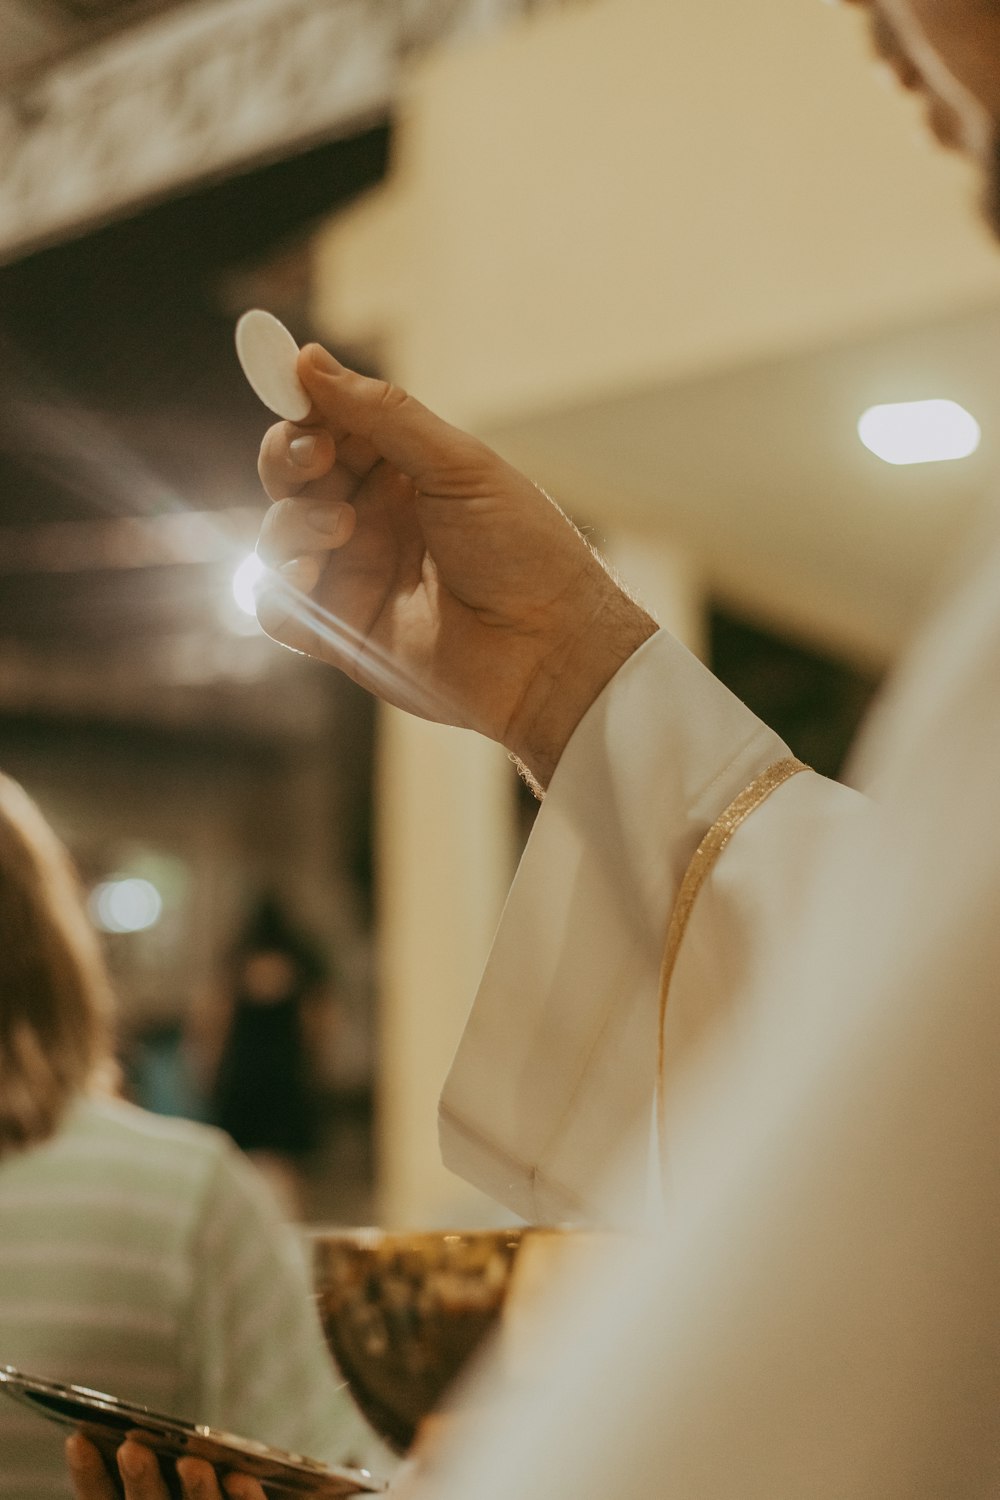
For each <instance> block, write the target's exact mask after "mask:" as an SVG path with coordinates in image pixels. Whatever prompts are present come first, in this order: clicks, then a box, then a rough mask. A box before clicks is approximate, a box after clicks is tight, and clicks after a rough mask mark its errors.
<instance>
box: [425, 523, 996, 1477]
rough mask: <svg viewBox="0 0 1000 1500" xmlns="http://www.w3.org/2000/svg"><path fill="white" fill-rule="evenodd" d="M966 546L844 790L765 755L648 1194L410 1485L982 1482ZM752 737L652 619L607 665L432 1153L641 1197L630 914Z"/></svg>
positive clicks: (989, 1435)
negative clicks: (947, 596)
mask: <svg viewBox="0 0 1000 1500" xmlns="http://www.w3.org/2000/svg"><path fill="white" fill-rule="evenodd" d="M998 541H1000V539H998V536H997V535H996V528H994V529H993V531H992V532H991V535H990V538H989V544H988V545H982V546H979V547H978V548H977V549H976V550H977V558H976V561H975V562H974V564H973V565H972V566H971V567H970V569H969V570H968V573H967V576H966V577H965V579H964V582H963V583H962V584H961V585H960V586H959V587H958V588H957V589H956V590H955V591H954V593H953V596H952V598H951V600H950V602H948V603H947V604H946V605H945V607H944V608H943V609H942V610H941V611H940V612H939V613H938V615H937V617H936V619H935V620H934V621H933V622H932V623H931V624H930V626H929V628H928V629H927V630H926V631H925V632H924V634H923V635H922V637H921V638H920V639H919V640H918V641H917V643H916V644H915V646H914V648H913V650H912V651H911V652H910V654H909V657H908V659H907V660H906V662H905V663H904V664H903V666H902V668H901V670H900V671H899V672H898V673H897V674H896V677H895V681H894V682H893V684H892V685H891V687H890V689H889V690H888V691H887V692H886V693H885V694H884V695H883V700H882V702H881V704H880V706H879V708H878V710H877V712H876V714H875V716H874V718H873V720H872V722H871V723H870V724H869V726H868V728H867V730H866V732H865V734H864V736H863V739H862V745H861V748H860V751H859V753H858V755H857V757H856V760H855V773H854V777H853V779H854V780H855V782H856V784H858V785H859V786H861V787H862V788H863V789H864V791H865V792H866V793H868V794H869V795H868V797H867V798H866V797H865V796H861V795H858V794H857V793H853V792H849V791H847V790H845V789H843V788H840V787H836V786H833V785H832V784H830V783H828V782H824V781H823V780H822V779H821V778H819V777H817V776H813V775H799V776H796V777H794V778H793V779H792V781H790V782H788V783H787V784H786V785H785V786H784V787H782V788H781V789H780V790H779V791H778V792H776V793H775V794H774V796H773V797H772V798H771V799H770V800H769V801H768V802H766V803H765V804H764V805H763V806H762V807H761V808H760V809H758V811H757V812H755V813H754V814H753V815H752V816H751V818H750V819H749V820H748V822H747V823H746V824H744V826H743V827H742V828H741V829H740V830H739V831H738V833H737V834H736V835H735V837H734V838H733V840H732V842H731V843H730V845H729V846H728V847H727V849H726V850H725V852H724V853H723V854H722V856H721V858H720V860H719V862H718V864H717V865H716V867H715V870H714V871H713V874H712V876H711V879H710V881H709V883H708V885H707V886H706V888H705V889H704V890H703V891H702V892H701V894H700V895H699V897H698V900H697V903H696V906H695V909H694V913H693V915H692V919H691V923H690V926H689V928H688V931H687V934H686V936H685V939H684V946H683V948H682V954H681V962H680V963H679V965H678V968H677V971H676V973H675V980H674V985H673V988H672V991H671V997H670V1005H669V1009H668V1034H667V1040H668V1067H669V1072H670V1078H669V1083H670V1101H669V1114H668V1119H667V1160H666V1163H665V1190H664V1207H663V1223H662V1225H661V1226H660V1228H659V1229H658V1230H657V1231H656V1232H655V1233H654V1234H653V1236H652V1238H651V1239H650V1241H649V1244H648V1248H647V1249H646V1251H645V1252H643V1253H641V1254H640V1257H639V1261H640V1263H639V1264H638V1265H633V1266H630V1267H629V1268H628V1270H627V1271H625V1272H615V1273H613V1274H612V1273H608V1272H605V1274H604V1275H603V1276H599V1277H597V1278H596V1279H593V1280H592V1281H591V1282H590V1284H589V1285H588V1286H587V1287H586V1288H580V1287H577V1288H575V1289H574V1290H573V1292H572V1295H571V1296H569V1297H568V1298H567V1301H566V1306H565V1307H564V1308H563V1309H562V1311H561V1312H560V1311H559V1310H558V1309H553V1313H552V1317H553V1327H552V1331H551V1333H550V1336H549V1342H550V1345H551V1348H552V1350H553V1351H554V1356H553V1361H552V1364H551V1367H550V1368H549V1369H548V1370H546V1371H544V1372H540V1373H539V1379H538V1381H537V1382H532V1387H531V1389H530V1390H529V1391H524V1392H520V1393H518V1391H517V1390H516V1389H514V1390H512V1389H510V1388H508V1387H509V1383H508V1387H504V1388H503V1395H502V1399H501V1396H500V1395H499V1394H497V1395H496V1396H495V1400H494V1403H493V1405H494V1417H493V1420H492V1422H484V1423H482V1424H481V1426H480V1427H479V1428H478V1429H477V1430H475V1431H473V1430H472V1429H470V1432H469V1436H468V1438H467V1440H466V1443H465V1445H464V1451H463V1452H461V1453H456V1454H454V1455H453V1456H452V1458H451V1460H450V1462H448V1461H442V1463H441V1464H440V1466H439V1467H440V1472H435V1473H434V1474H433V1475H431V1476H429V1477H428V1480H427V1482H426V1485H425V1486H423V1487H421V1488H420V1490H419V1493H420V1494H421V1495H424V1494H427V1495H428V1496H430V1495H431V1494H433V1495H434V1496H435V1500H458V1497H459V1496H462V1497H466V1500H467V1497H469V1496H473V1495H474V1496H475V1497H476V1500H494V1497H496V1500H500V1497H501V1496H504V1497H509V1496H511V1495H514V1494H516V1495H517V1496H518V1497H519V1500H534V1497H542V1496H545V1497H546V1500H552V1497H554V1496H560V1497H561V1496H565V1497H567V1500H570V1497H572V1500H591V1497H593V1500H596V1497H598V1496H600V1497H602V1500H603V1497H606V1496H608V1495H611V1494H613V1495H615V1496H616V1497H618V1500H628V1497H633V1496H634V1497H636V1500H639V1497H642V1500H651V1497H657V1500H660V1497H664V1500H667V1497H684V1500H695V1497H698V1500H701V1497H704V1500H709V1497H712V1500H721V1497H727V1496H728V1497H733V1500H737V1497H738V1500H758V1497H759V1500H765V1497H767V1500H777V1497H789V1500H791V1497H796V1500H801V1497H805V1496H808V1497H809V1500H827V1497H829V1500H834V1497H837V1500H843V1497H847V1496H850V1497H857V1500H862V1497H863V1500H896V1497H898V1500H903V1497H906V1500H923V1497H926V1500H931V1497H935V1500H940V1497H942V1496H948V1497H949V1500H956V1497H973V1496H975V1497H980V1496H981V1497H984V1500H985V1497H986V1496H995V1495H996V1494H997V1493H1000V1284H998V1274H997V1269H996V1263H997V1258H998V1250H1000V1087H998V1077H997V1072H998V1069H997V1059H998V1057H1000V775H998V771H1000V544H998ZM784 753H786V752H785V751H784V747H783V746H781V745H780V743H776V742H775V741H774V740H773V738H772V737H769V736H768V735H767V733H766V732H765V731H763V729H762V728H761V727H760V726H757V725H756V721H753V720H752V719H751V717H750V716H749V715H747V714H746V713H745V711H744V710H742V709H740V708H739V707H738V706H734V705H733V702H732V700H731V699H729V698H728V695H726V694H725V693H724V690H722V689H721V688H719V687H718V686H716V685H714V684H713V683H712V680H711V679H710V678H709V677H708V674H705V673H704V672H703V670H702V669H701V668H698V667H697V665H696V664H693V663H691V662H690V661H689V660H688V661H685V659H684V658H683V657H682V656H681V655H680V652H679V648H677V647H676V646H674V645H673V644H672V643H671V642H669V641H667V640H666V639H665V638H663V637H657V638H654V640H653V641H652V642H650V643H649V644H648V645H647V646H646V647H645V648H644V649H643V651H642V652H640V653H638V654H637V656H636V657H635V658H633V660H632V662H630V663H629V664H628V665H627V666H626V667H625V668H624V669H623V671H622V673H621V674H620V675H619V677H618V678H617V679H616V680H615V681H614V682H613V683H612V684H611V685H610V687H609V689H608V690H607V691H606V693H605V695H604V698H603V699H602V700H601V701H600V702H599V703H598V704H597V705H595V708H594V709H593V710H592V711H591V714H590V715H589V716H588V718H587V720H585V721H584V723H583V725H582V726H581V727H580V729H579V730H578V731H577V735H576V737H575V739H574V741H573V743H572V744H571V746H570V749H569V750H568V751H567V754H566V756H565V757H564V761H563V764H562V765H561V766H560V770H559V773H558V776H557V778H556V780H555V782H554V784H553V788H552V791H551V792H550V795H549V798H548V799H547V800H546V804H545V806H544V807H543V809H542V813H541V817H540V820H539V825H538V827H537V830H536V836H535V838H533V841H532V847H531V848H529V851H528V854H527V856H526V859H525V862H524V864H523V866H522V870H521V872H520V873H519V876H518V881H517V884H516V885H515V888H514V891H513V892H512V896H511V900H510V904H509V907H508V912H507V915H506V917H505V921H504V924H503V926H502V928H501V931H500V934H499V936H498V940H497V944H496V947H495V950H494V955H493V958H492V959H491V963H490V966H489V968H488V971H487V974H486V977H485V980H484V986H483V990H482V992H481V994H480V997H479V1000H478V1001H477V1006H476V1009H475V1010H474V1012H473V1016H472V1020H471V1022H470V1029H469V1031H468V1033H467V1035H466V1038H465V1039H464V1041H463V1045H462V1049H461V1051H460V1053H459V1058H458V1061H457V1063H456V1067H455V1069H454V1072H453V1075H452V1077H451V1079H450V1080H449V1084H448V1087H447V1089H446V1092H445V1096H444V1100H443V1105H442V1138H443V1142H444V1148H445V1151H446V1155H447V1158H448V1160H449V1161H450V1163H451V1164H452V1165H453V1166H454V1167H456V1169H459V1170H464V1171H467V1172H469V1173H470V1174H471V1175H474V1176H475V1177H476V1178H477V1180H478V1181H479V1182H480V1183H481V1185H485V1186H486V1187H487V1188H488V1189H489V1190H490V1191H492V1192H495V1193H497V1192H499V1193H501V1194H502V1195H503V1196H505V1198H506V1200H507V1201H508V1202H510V1203H512V1204H513V1205H514V1206H515V1207H517V1208H518V1209H519V1210H520V1211H521V1212H523V1213H526V1214H528V1215H531V1216H535V1215H542V1216H545V1215H547V1214H556V1215H562V1214H565V1213H566V1212H567V1211H569V1210H572V1209H574V1208H575V1209H576V1210H577V1211H578V1212H579V1213H580V1214H581V1215H583V1214H585V1213H588V1212H589V1213H590V1214H591V1215H594V1216H603V1217H605V1218H608V1217H610V1218H612V1219H618V1220H621V1218H622V1215H623V1214H625V1213H628V1214H630V1215H632V1217H633V1218H635V1217H637V1216H640V1214H641V1207H640V1196H641V1195H640V1190H639V1189H638V1187H637V1186H636V1184H638V1183H639V1182H641V1180H642V1176H643V1173H642V1170H641V1163H642V1158H643V1156H644V1152H645V1145H646V1141H647V1140H648V1122H649V1113H650V1109H651V1103H652V1089H653V1068H654V1059H655V1031H656V1000H655V995H656V985H657V974H658V967H659V950H658V946H657V942H658V940H659V941H660V942H662V935H663V931H664V930H665V926H666V920H667V917H668V915H669V908H670V905H671V902H672V895H673V892H674V891H675V890H676V884H677V881H678V880H679V879H680V877H681V875H682V874H683V868H684V865H685V863H686V860H687V859H688V858H690V854H691V852H692V851H693V849H694V847H695V846H696V845H697V842H698V840H699V838H700V836H701V834H702V833H703V832H704V829H705V828H706V827H707V826H708V825H709V824H711V823H712V822H713V821H714V819H715V818H716V817H717V816H718V815H719V813H720V812H721V811H722V809H723V808H724V807H725V806H726V805H727V804H728V802H729V801H730V800H731V799H732V797H733V796H734V795H736V793H737V792H738V791H739V790H740V788H741V786H742V785H745V784H746V783H747V782H749V781H750V780H752V779H753V777H754V776H755V775H757V774H759V772H760V770H761V769H763V767H764V766H765V765H766V764H768V763H770V762H771V761H773V760H774V759H777V758H779V757H780V755H781V754H784ZM619 980H620V981H621V985H620V988H618V989H616V988H615V986H616V983H617V982H618V981H619ZM629 1141H630V1142H631V1149H630V1156H629V1165H628V1166H627V1167H622V1166H620V1165H616V1164H615V1160H614V1158H615V1156H616V1154H617V1153H619V1152H621V1151H622V1150H623V1149H626V1143H628V1142H629ZM599 1177H603V1181H599V1180H598V1178H599ZM609 1184H610V1185H609Z"/></svg>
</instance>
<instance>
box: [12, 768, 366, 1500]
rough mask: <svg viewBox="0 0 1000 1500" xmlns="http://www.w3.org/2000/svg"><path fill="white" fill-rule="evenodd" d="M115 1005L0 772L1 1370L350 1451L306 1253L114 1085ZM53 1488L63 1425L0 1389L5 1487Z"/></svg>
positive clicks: (263, 1209)
mask: <svg viewBox="0 0 1000 1500" xmlns="http://www.w3.org/2000/svg"><path fill="white" fill-rule="evenodd" d="M113 1015H114V1004H113V1000H112V995H111V990H110V986H109V982H108V978H107V974H106V971H105V968H104V964H103V961H102V957H101V954H100V950H99V947H98V943H97V938H96V935H95V933H94V931H93V929H92V928H91V926H90V923H89V921H88V919H87V916H86V913H85V910H84V906H83V903H82V901H81V896H80V892H79V889H78V885H77V880H76V876H75V873H74V871H73V869H72V866H71V864H70V861H69V858H68V855H67V853H66V851H65V849H64V848H63V846H62V845H61V844H60V842H59V840H58V839H57V837H56V835H55V833H54V832H53V830H52V829H51V827H50V826H49V825H48V823H47V822H46V820H45V818H44V817H43V815H42V813H41V812H40V811H39V809H38V807H37V806H36V805H35V804H34V802H32V800H31V799H30V798H29V797H28V796H27V794H26V793H25V792H24V791H23V789H22V788H21V787H20V786H19V785H18V784H17V783H16V782H14V781H12V780H11V779H10V778H9V777H6V776H0V1364H9V1365H14V1366H16V1367H17V1368H18V1369H21V1370H23V1371H25V1372H26V1373H28V1374H31V1375H35V1376H40V1377H42V1378H45V1379H50V1380H56V1381H59V1382H61V1383H66V1384H76V1385H86V1386H89V1387H91V1388H93V1389H96V1390H103V1391H108V1392H109V1393H111V1394H112V1395H115V1396H118V1397H121V1398H123V1399H126V1400H129V1401H134V1402H139V1403H141V1404H144V1405H147V1406H152V1407H154V1408H159V1409H161V1410H167V1411H169V1412H171V1413H174V1414H176V1415H178V1416H182V1417H184V1418H187V1419H188V1420H191V1421H197V1422H202V1423H206V1424H210V1425H214V1426H218V1427H222V1428H226V1429H228V1430H230V1431H234V1432H237V1433H244V1434H250V1435H252V1436H255V1437H258V1438H261V1439H263V1440H265V1441H267V1442H270V1443H272V1444H274V1445H275V1446H278V1447H283V1448H291V1449H295V1450H298V1451H300V1452H304V1453H308V1454H310V1455H313V1456H316V1457H318V1458H321V1459H326V1460H328V1461H338V1462H343V1461H345V1460H346V1459H348V1458H357V1459H362V1458H363V1457H364V1456H365V1454H366V1452H367V1450H368V1449H369V1447H370V1446H372V1445H373V1443H374V1440H373V1439H372V1437H371V1434H370V1433H369V1432H368V1430H367V1428H366V1427H365V1424H364V1423H363V1422H362V1420H361V1418H360V1416H358V1415H357V1413H356V1411H355V1408H354V1406H353V1404H352V1403H351V1401H350V1399H349V1397H348V1396H347V1395H346V1394H345V1392H344V1391H343V1389H342V1388H341V1385H340V1382H339V1380H338V1377H337V1372H336V1370H335V1369H334V1367H333V1365H332V1363H331V1360H330V1357H329V1355H328V1352H327V1349H326V1346H325V1343H324V1341H323V1338H322V1335H321V1332H320V1328H319V1323H318V1319H317V1317H316V1313H315V1308H314V1304H313V1301H312V1297H311V1287H310V1284H309V1279H308V1274H307V1270H306V1266H305V1263H304V1258H303V1255H302V1252H301V1247H300V1246H299V1245H298V1243H297V1242H296V1239H295V1237H294V1236H293V1234H292V1232H291V1231H290V1230H288V1229H286V1228H285V1226H284V1225H283V1224H282V1223H281V1220H280V1218H279V1216H278V1215H277V1213H276V1211H275V1208H274V1205H273V1203H272V1201H271V1198H270V1195H269V1194H268V1192H267V1190H266V1188H265V1187H264V1186H263V1184H262V1183H260V1182H259V1180H258V1178H257V1176H256V1174H255V1173H254V1171H253V1170H252V1169H251V1168H250V1167H249V1166H248V1164H247V1163H246V1162H244V1161H243V1159H242V1158H241V1157H240V1156H239V1155H238V1153H237V1152H236V1151H235V1149H234V1148H233V1147H232V1146H231V1145H230V1143H229V1142H228V1141H227V1140H226V1139H225V1137H224V1136H223V1135H221V1134H220V1133H219V1132H218V1131H216V1130H212V1129H209V1128H208V1127H207V1126H200V1125H193V1124H189V1123H186V1122H180V1121H168V1120H165V1119H162V1118H159V1117H156V1116H153V1115H150V1114H147V1113H146V1112H144V1111H142V1110H139V1109H136V1108H135V1107H134V1106H132V1105H130V1104H126V1103H123V1102H122V1101H121V1100H119V1099H118V1098H116V1097H115V1088H116V1084H117V1069H116V1065H115V1062H114V1057H113V1051H112V1033H113ZM375 1446H377V1445H375ZM68 1491H69V1485H68V1480H67V1477H66V1473H65V1468H64V1465H63V1457H62V1438H61V1435H60V1433H59V1430H58V1428H56V1427H54V1426H53V1425H52V1424H51V1423H50V1422H48V1421H46V1420H44V1419H43V1418H41V1417H39V1416H37V1415H35V1414H34V1413H32V1412H30V1411H29V1410H27V1409H26V1408H24V1407H22V1406H20V1405H17V1404H15V1403H14V1402H13V1401H11V1400H8V1399H3V1398H0V1496H2V1497H5V1500H28V1497H33V1496H39V1497H43V1496H53V1497H54V1496H57V1495H66V1494H67V1493H68Z"/></svg>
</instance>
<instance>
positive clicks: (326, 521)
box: [257, 497, 357, 568]
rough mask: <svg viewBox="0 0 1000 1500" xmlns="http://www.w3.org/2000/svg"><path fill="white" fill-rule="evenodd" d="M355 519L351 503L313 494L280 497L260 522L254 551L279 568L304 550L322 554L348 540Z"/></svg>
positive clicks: (303, 552) (269, 564)
mask: <svg viewBox="0 0 1000 1500" xmlns="http://www.w3.org/2000/svg"><path fill="white" fill-rule="evenodd" d="M356 521H357V513H356V511H355V510H354V508H353V506H350V505H339V504H326V503H323V502H321V501H317V500H315V499H313V498H312V497H308V498H305V499H301V500H292V499H288V500H279V501H277V502H276V504H274V505H272V506H271V509H270V510H269V511H268V512H267V514H266V515H265V517H264V519H263V521H262V522H261V528H260V536H259V537H258V539H257V554H258V556H259V557H261V558H262V559H263V561H264V562H266V563H267V565H268V567H269V568H281V567H283V566H284V564H285V563H288V562H291V561H292V560H293V558H297V557H301V556H303V555H304V554H306V553H319V554H325V553H327V552H330V551H332V550H333V549H334V548H335V547H342V546H343V545H344V543H345V542H347V541H349V540H350V538H351V535H352V533H353V531H354V527H355V524H356Z"/></svg>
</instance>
